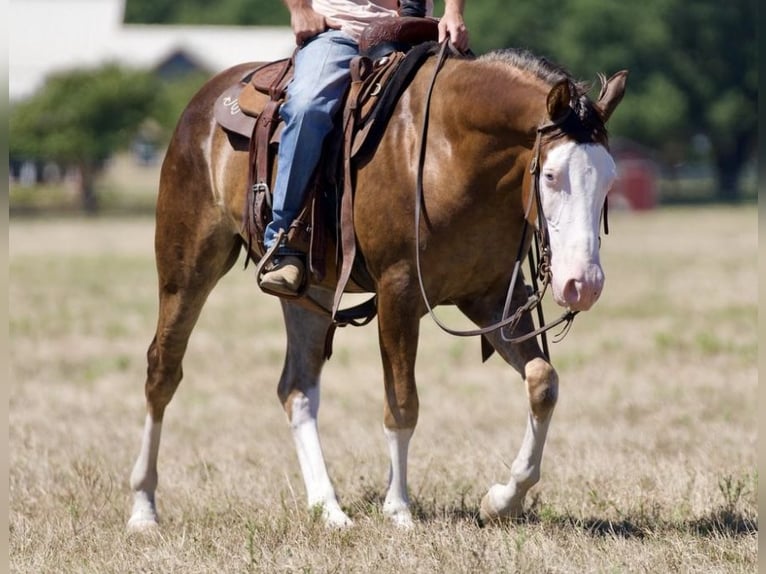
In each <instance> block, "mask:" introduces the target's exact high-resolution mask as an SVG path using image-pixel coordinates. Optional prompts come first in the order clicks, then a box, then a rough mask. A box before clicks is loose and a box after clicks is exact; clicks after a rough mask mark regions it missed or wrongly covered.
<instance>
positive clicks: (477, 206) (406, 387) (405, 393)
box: [128, 51, 627, 530]
mask: <svg viewBox="0 0 766 574" xmlns="http://www.w3.org/2000/svg"><path fill="white" fill-rule="evenodd" d="M435 65H436V64H435V62H434V58H431V59H430V60H429V61H427V62H426V64H425V65H424V66H423V67H422V68H421V69H420V70H419V71H418V73H417V74H416V75H415V77H414V79H413V80H412V82H411V84H410V85H409V86H408V88H407V89H406V91H405V92H404V93H403V94H402V96H401V98H400V99H399V101H398V103H397V106H396V109H395V111H394V114H393V117H392V118H391V120H390V123H389V124H388V126H387V128H386V132H385V134H384V136H383V138H382V140H381V142H380V144H379V147H378V149H377V151H376V153H375V155H374V157H373V158H372V159H371V160H370V161H369V162H367V163H366V164H364V165H361V166H359V168H358V171H357V180H356V194H355V203H354V218H355V222H356V232H357V241H358V250H359V252H360V253H361V254H362V255H363V257H364V261H365V262H366V265H367V269H368V271H369V275H370V276H371V277H372V279H373V280H374V284H375V291H376V294H377V306H378V334H379V343H380V351H381V358H382V363H383V381H384V386H385V404H384V416H383V423H384V434H385V439H386V441H387V444H388V449H389V451H390V460H391V466H390V475H389V485H388V491H387V494H386V497H385V501H384V505H383V511H384V513H385V514H386V515H387V516H388V517H390V518H391V519H392V520H393V522H394V523H396V524H399V525H403V526H407V525H410V524H411V523H412V517H411V513H410V509H409V500H408V494H407V451H408V445H409V442H410V438H411V437H412V434H413V431H414V429H415V425H416V423H417V420H418V394H417V390H416V385H415V356H416V354H417V347H418V332H419V322H420V319H421V317H422V316H423V315H424V314H425V313H426V312H427V309H428V305H429V304H430V305H439V304H450V305H456V306H457V307H458V308H459V309H460V310H461V311H462V313H464V314H465V315H466V316H467V317H468V318H469V319H470V320H471V321H473V322H474V323H475V324H476V325H478V326H479V327H485V326H488V325H491V324H493V323H495V322H497V321H498V320H500V319H502V318H503V317H505V316H506V311H507V309H506V307H507V305H506V299H507V298H508V294H509V287H508V286H509V282H510V280H511V276H512V270H513V267H514V257H515V255H516V253H517V252H519V249H520V248H519V245H520V244H521V245H522V246H523V248H524V249H528V247H529V245H530V241H531V236H532V234H531V232H530V231H527V232H526V233H525V231H524V230H525V229H527V226H526V225H524V220H525V217H526V218H527V219H528V220H529V221H530V223H531V226H530V229H531V228H532V227H534V226H536V227H537V228H538V229H540V228H547V234H548V236H549V246H550V250H551V258H550V272H551V287H552V292H553V297H554V299H555V300H556V302H557V303H559V304H560V305H561V306H564V307H566V308H568V309H570V310H573V311H582V310H587V309H589V308H590V307H591V306H592V305H593V304H594V303H595V302H596V300H597V299H598V297H599V295H600V293H601V289H602V286H603V282H604V274H603V272H602V269H601V265H600V262H599V240H600V238H599V226H600V216H601V211H602V209H603V207H604V204H605V199H606V195H607V192H608V191H609V188H610V186H611V185H612V182H613V181H614V178H615V164H614V162H613V160H612V157H611V156H610V154H609V152H608V151H607V134H606V130H605V127H604V124H605V122H606V121H607V119H608V118H609V117H610V115H611V114H612V112H613V111H614V109H615V107H616V106H617V104H618V103H619V102H620V100H621V99H622V96H623V93H624V90H625V81H626V78H627V72H626V71H622V72H619V73H617V74H615V75H614V76H612V78H610V79H609V80H608V81H606V80H605V79H604V77H601V83H602V87H601V93H600V95H599V97H598V99H597V101H595V102H594V101H591V100H590V99H589V98H588V96H587V95H586V93H585V92H586V89H585V87H584V86H582V85H580V84H578V83H576V82H574V81H573V79H572V78H571V77H570V76H569V75H568V74H567V73H566V72H564V71H563V70H561V69H559V68H557V67H555V66H553V65H551V64H550V63H548V62H547V61H546V60H544V59H539V58H536V57H534V56H532V55H531V54H529V53H526V52H516V51H499V52H494V53H490V54H487V55H485V56H482V57H480V58H477V59H461V58H455V59H452V58H449V59H447V60H446V62H444V64H443V67H442V69H441V71H440V72H439V75H438V76H437V78H436V82H435V88H434V90H433V93H432V97H431V101H430V112H429V113H430V115H429V129H428V132H427V139H426V142H425V147H424V149H425V157H424V160H423V163H422V165H421V166H420V168H419V155H420V154H419V150H420V142H419V138H420V132H419V130H418V129H417V127H416V126H420V125H421V124H422V122H423V118H424V113H425V112H424V107H425V105H424V104H425V101H426V97H427V93H428V90H429V87H430V82H431V80H430V78H431V77H432V75H433V72H434V67H435ZM253 67H254V65H253V64H247V65H241V66H237V67H234V68H232V69H229V70H228V71H225V72H223V73H221V74H220V75H218V76H216V77H215V78H213V79H212V80H210V81H209V82H208V83H207V84H206V85H205V86H204V87H203V88H202V89H201V90H200V91H199V92H198V93H197V94H196V95H195V96H194V98H193V99H192V100H191V102H190V103H189V105H188V107H187V108H186V110H185V111H184V113H183V115H182V117H181V119H180V121H179V124H178V127H177V129H176V132H175V134H174V136H173V139H172V141H171V143H170V146H169V148H168V151H167V155H166V157H165V161H164V164H163V167H162V174H161V180H160V189H159V197H158V200H157V222H156V236H155V249H156V260H157V271H158V276H159V295H160V306H159V318H158V322H157V330H156V334H155V337H154V340H153V341H152V343H151V345H150V347H149V350H148V372H147V380H146V387H145V392H146V401H147V416H146V422H145V427H144V433H143V439H142V442H141V449H140V453H139V455H138V459H137V460H136V463H135V466H134V468H133V472H132V474H131V479H130V484H131V487H132V489H133V491H134V505H133V511H132V516H131V517H130V521H129V524H128V526H129V528H131V529H138V530H140V529H143V528H146V527H151V526H154V525H156V524H157V520H158V516H157V511H156V506H155V490H156V487H157V476H158V475H157V457H158V451H159V444H160V433H161V428H162V420H163V415H164V413H165V408H166V407H167V405H168V403H169V402H170V400H171V399H172V397H173V394H174V393H175V391H176V388H177V387H178V384H179V382H180V380H181V376H182V368H181V363H182V359H183V356H184V352H185V350H186V347H187V341H188V339H189V336H190V334H191V332H192V329H193V327H194V325H195V322H196V321H197V318H198V317H199V314H200V311H201V309H202V306H203V304H204V303H205V300H206V298H207V296H208V294H209V293H210V292H211V290H212V289H213V287H214V286H215V285H216V283H217V282H218V280H219V279H220V278H221V277H222V276H223V275H224V274H225V273H226V272H227V271H229V269H230V268H231V267H232V266H233V264H234V263H235V261H236V260H237V258H238V256H239V254H240V252H241V251H242V250H243V245H245V240H244V238H243V236H242V213H243V206H244V201H245V193H246V182H247V174H248V155H247V151H246V148H244V149H243V148H242V147H241V146H236V145H233V144H232V140H230V139H229V137H228V136H227V135H226V134H225V133H224V131H223V130H222V129H221V128H220V127H218V126H217V124H216V122H215V120H214V119H213V103H214V102H215V100H216V98H217V97H218V96H219V94H221V93H222V92H223V91H224V90H225V89H226V88H228V87H229V86H231V85H233V84H234V83H235V82H236V81H238V80H239V78H240V77H242V75H243V74H244V73H245V71H247V70H249V69H252V68H253ZM530 167H532V168H533V169H530ZM419 176H422V188H418V186H417V184H416V180H417V179H421V177H419ZM533 186H536V187H537V190H536V193H535V191H533ZM416 188H418V193H417V194H416ZM421 190H422V191H421ZM535 196H537V197H539V198H540V199H539V200H538V201H533V200H532V199H533V198H534V197H535ZM416 197H418V198H419V201H420V208H422V216H421V217H419V223H418V232H417V233H416V229H415V227H416V226H415V223H414V218H413V216H414V215H415V213H416V212H417V211H419V210H420V209H417V210H416V209H415V207H414V204H415V198H416ZM538 204H541V207H542V210H540V209H539V207H540V205H538ZM543 214H544V217H542V215H543ZM416 238H417V244H416ZM420 270H422V277H421V276H420ZM421 280H422V287H423V291H424V294H425V295H426V297H425V298H427V301H428V302H427V303H426V302H425V298H424V297H423V294H422V293H421V284H420V281H421ZM333 281H334V273H332V272H328V273H327V275H326V279H324V282H323V283H321V284H317V285H313V286H311V287H310V288H309V293H310V295H311V296H312V298H313V299H314V300H316V301H320V302H323V303H324V304H325V305H326V306H327V307H328V308H329V307H330V306H331V304H332V300H333ZM254 287H255V286H254ZM352 287H353V286H352ZM511 292H512V298H511V303H512V305H511V308H517V307H518V306H519V305H522V304H523V303H525V302H526V300H527V289H526V286H525V284H524V281H523V278H522V277H521V275H518V276H517V281H516V284H515V285H514V286H513V289H512V290H511ZM281 304H282V310H283V314H284V320H285V325H286V330H287V338H288V344H287V356H286V360H285V364H284V369H283V371H282V376H281V378H280V381H279V385H278V396H279V399H280V401H281V403H282V407H283V408H284V410H285V413H286V415H287V420H288V422H289V425H290V428H291V430H292V434H293V438H294V442H295V446H296V450H297V455H298V462H299V465H300V468H301V471H302V474H303V479H304V482H305V487H306V494H307V497H308V504H309V506H311V507H313V506H315V505H319V506H320V507H321V508H322V516H323V518H324V521H325V523H326V524H327V525H330V526H344V525H348V524H350V523H351V520H350V518H349V517H348V516H347V515H346V513H345V512H344V511H343V510H342V509H341V507H340V505H339V503H338V500H337V498H336V495H335V490H334V488H333V486H332V483H331V481H330V478H329V476H328V473H327V469H326V466H325V461H324V457H323V454H322V449H321V446H320V440H319V435H318V431H317V412H318V407H319V379H320V371H321V369H322V365H323V363H324V361H325V354H324V353H325V335H326V333H327V331H328V327H329V326H330V323H331V318H330V317H329V316H328V315H324V314H321V313H318V312H316V311H315V310H311V309H309V308H306V307H304V306H302V305H300V304H299V302H296V301H294V300H282V302H281ZM515 329H516V330H515V334H520V333H529V332H531V331H532V330H533V329H534V325H533V321H532V318H531V316H530V314H529V313H528V312H525V313H524V314H523V315H522V317H521V321H520V322H519V323H518V324H517V325H516V327H515ZM501 331H502V330H501V329H497V330H494V331H491V332H489V333H488V334H486V335H485V337H486V338H487V340H488V341H489V343H490V344H491V345H492V347H493V348H494V350H496V351H497V352H498V353H499V354H500V355H501V356H502V357H503V359H504V360H505V361H506V362H508V363H509V364H510V365H511V366H512V367H513V368H514V369H515V370H516V371H517V372H518V373H519V374H520V375H521V376H522V377H523V379H524V382H525V384H526V390H527V396H528V400H529V415H528V421H527V429H526V434H525V436H524V440H523V444H522V446H521V449H520V451H519V453H518V455H517V456H516V458H515V460H514V462H513V464H512V467H511V472H510V478H509V480H508V482H507V483H505V484H496V485H494V486H492V487H491V488H490V489H489V492H488V493H487V494H486V496H484V498H483V499H482V501H481V506H480V510H481V517H482V518H483V519H485V520H491V519H500V518H505V517H513V516H516V515H518V514H519V513H520V512H522V509H523V500H524V496H525V494H526V492H527V491H528V489H529V488H530V487H531V486H532V485H533V484H535V483H536V482H537V481H538V480H539V477H540V462H541V458H542V453H543V445H544V443H545V438H546V433H547V431H548V425H549V423H550V420H551V415H552V412H553V408H554V405H555V404H556V400H557V395H558V377H557V374H556V371H555V370H554V369H553V367H552V366H551V364H550V363H549V361H548V358H547V357H546V355H545V353H543V351H542V350H541V349H540V347H539V345H538V342H537V340H536V339H535V338H530V339H528V340H525V341H523V342H518V341H516V342H512V341H510V340H509V339H508V338H507V337H506V336H504V335H503V334H502V332H501Z"/></svg>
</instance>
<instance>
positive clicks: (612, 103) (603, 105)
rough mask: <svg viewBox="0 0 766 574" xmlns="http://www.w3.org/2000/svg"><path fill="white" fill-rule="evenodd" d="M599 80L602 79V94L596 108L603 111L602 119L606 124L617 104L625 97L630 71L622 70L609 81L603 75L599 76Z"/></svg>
mask: <svg viewBox="0 0 766 574" xmlns="http://www.w3.org/2000/svg"><path fill="white" fill-rule="evenodd" d="M599 78H601V93H600V94H599V95H598V101H597V102H596V106H597V107H598V109H599V110H600V111H601V118H602V119H603V120H604V123H606V122H607V121H608V120H609V118H610V117H611V115H612V112H613V111H614V109H615V108H616V107H617V104H619V103H620V102H621V101H622V96H624V95H625V84H626V83H627V81H628V70H621V71H619V72H617V73H616V74H615V75H613V76H612V77H611V78H609V79H608V80H607V79H605V77H604V76H603V75H599Z"/></svg>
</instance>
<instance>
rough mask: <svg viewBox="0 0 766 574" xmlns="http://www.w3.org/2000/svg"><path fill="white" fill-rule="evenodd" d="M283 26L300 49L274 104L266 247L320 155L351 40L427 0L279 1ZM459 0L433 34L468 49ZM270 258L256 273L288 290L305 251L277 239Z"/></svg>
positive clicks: (450, 2)
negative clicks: (285, 13)
mask: <svg viewBox="0 0 766 574" xmlns="http://www.w3.org/2000/svg"><path fill="white" fill-rule="evenodd" d="M284 2H285V4H286V5H287V8H288V10H289V11H290V25H291V26H292V29H293V32H294V33H295V41H296V44H297V45H298V46H300V50H298V52H297V53H296V56H295V73H294V78H293V80H292V82H291V83H290V84H289V85H288V87H287V100H286V102H285V103H284V104H283V105H282V107H281V109H280V115H281V116H282V119H283V120H284V122H285V127H284V130H283V131H282V136H281V142H280V145H279V155H278V167H277V174H276V181H275V184H274V189H273V198H272V213H273V220H272V221H271V223H270V224H269V225H268V227H267V228H266V232H265V237H264V245H265V247H266V249H269V248H271V247H272V246H273V245H274V242H275V241H276V239H277V235H278V234H279V231H280V230H281V229H284V230H285V232H286V231H287V230H288V229H289V227H290V224H291V223H292V222H293V220H294V219H295V217H296V216H297V214H298V210H299V209H300V207H301V204H302V201H303V195H304V193H305V190H306V188H307V187H308V184H309V180H310V178H311V176H312V174H313V172H314V168H315V167H316V165H317V163H318V162H319V158H320V154H321V149H322V143H323V141H324V138H325V137H326V136H327V134H329V133H330V131H331V130H332V127H333V120H334V115H335V112H336V111H337V110H338V107H339V105H340V102H341V100H342V98H343V96H344V94H345V92H346V89H347V88H348V86H349V84H350V81H351V78H350V71H349V65H350V61H351V59H352V58H354V56H357V55H358V54H359V46H358V44H357V43H358V41H359V37H360V35H361V33H362V30H363V29H364V28H365V26H366V25H367V24H369V23H371V22H372V21H374V20H376V19H378V18H386V17H391V16H396V15H397V14H398V15H400V16H425V15H427V14H428V15H430V13H431V11H432V10H433V2H432V0H401V1H399V0H284ZM464 4H465V0H445V6H444V15H443V17H442V18H441V20H440V21H439V41H440V42H441V41H442V40H444V39H445V38H447V37H448V36H449V39H450V42H451V43H452V45H453V46H454V47H455V48H457V49H458V50H460V51H465V50H466V49H467V48H468V31H467V29H466V26H465V22H464V20H463V7H464ZM275 255H276V257H275V259H274V263H273V265H272V266H271V268H270V269H269V270H268V271H267V272H266V273H264V274H263V275H262V276H261V280H260V284H261V286H262V287H263V288H265V289H266V290H268V291H273V292H277V293H282V294H286V295H289V294H294V293H295V292H296V291H297V290H298V289H299V288H300V286H301V284H302V282H303V275H304V274H305V263H304V254H302V253H299V252H296V251H292V250H290V249H288V248H287V247H285V246H284V245H282V246H278V247H277V250H276V252H275Z"/></svg>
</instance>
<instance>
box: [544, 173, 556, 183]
mask: <svg viewBox="0 0 766 574" xmlns="http://www.w3.org/2000/svg"><path fill="white" fill-rule="evenodd" d="M543 177H544V178H545V181H547V182H548V183H553V182H554V181H555V180H556V176H555V175H553V172H551V171H546V172H544V173H543Z"/></svg>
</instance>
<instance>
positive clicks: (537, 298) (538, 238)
mask: <svg viewBox="0 0 766 574" xmlns="http://www.w3.org/2000/svg"><path fill="white" fill-rule="evenodd" d="M448 44H449V42H448V41H447V40H445V41H443V42H442V46H441V49H440V51H439V55H438V58H437V61H436V65H435V67H434V72H433V75H432V77H431V82H430V84H429V87H428V91H427V93H426V98H425V110H424V114H423V122H422V126H421V130H420V133H421V142H420V151H419V157H418V171H417V180H416V192H415V210H414V215H415V266H416V271H417V276H418V285H419V287H420V294H421V296H422V298H423V303H424V304H425V306H426V309H427V310H428V313H429V315H430V316H431V319H432V320H433V321H434V323H436V325H437V326H438V327H439V328H440V329H442V330H443V331H445V332H446V333H449V334H450V335H455V336H458V337H472V336H476V335H486V334H487V333H491V332H493V331H496V330H498V329H501V336H502V338H503V340H504V341H506V342H509V343H521V342H523V341H526V340H528V339H531V338H533V337H537V336H538V335H541V336H542V342H543V348H544V352H545V354H546V356H549V353H548V343H547V339H546V337H545V333H546V332H547V331H548V330H550V329H552V328H553V327H555V326H557V325H560V324H561V323H566V325H565V326H564V329H563V330H562V333H563V335H562V333H560V334H559V335H560V336H565V335H566V333H568V331H569V328H570V327H571V324H572V322H573V321H574V317H575V315H577V313H578V311H571V310H568V311H566V312H565V313H563V314H562V315H561V316H560V317H559V318H557V319H556V320H554V321H553V322H551V323H547V324H546V323H545V321H544V318H543V314H542V305H541V302H542V298H543V295H544V294H545V291H546V289H547V286H548V284H549V283H550V247H549V244H548V237H547V226H546V225H545V220H544V216H543V214H542V204H541V201H540V191H539V188H540V185H539V183H540V169H539V158H540V147H541V138H542V134H543V133H545V132H547V131H550V130H552V129H554V128H556V127H558V126H559V125H561V123H563V122H564V121H565V120H566V118H567V117H568V116H569V113H571V108H570V110H569V111H568V112H567V114H565V115H564V116H562V117H561V118H559V119H557V120H554V121H552V122H550V123H548V124H545V125H543V126H540V127H538V128H537V137H536V141H535V151H534V156H533V158H532V162H531V164H530V172H531V173H532V174H533V187H534V189H533V193H530V197H529V201H528V204H527V208H526V213H525V217H524V228H523V231H522V236H521V243H520V245H519V250H518V253H517V256H516V261H515V263H514V268H513V272H512V275H511V282H510V284H509V286H508V292H507V295H506V300H505V305H504V308H503V314H502V317H501V319H500V321H498V322H496V323H494V324H491V325H488V326H486V327H481V328H477V329H468V330H458V329H452V328H450V327H448V326H447V325H445V324H444V323H443V322H442V321H441V320H440V319H439V318H438V317H437V316H436V314H435V313H434V310H433V307H432V305H431V303H430V301H429V300H428V295H427V294H426V289H425V285H424V283H423V273H422V267H421V262H420V221H421V208H422V204H423V197H424V192H423V177H424V166H425V156H426V140H427V134H428V122H429V110H430V108H431V96H432V95H433V90H434V86H435V84H436V76H437V75H438V73H439V70H440V69H441V67H442V65H443V64H444V61H445V59H446V54H447V46H448ZM533 198H534V200H535V201H536V203H537V216H538V225H537V232H536V233H535V236H534V240H535V246H536V247H535V249H536V251H537V252H538V263H537V265H536V266H535V264H534V262H533V258H532V256H531V252H530V260H529V261H530V271H531V275H532V281H533V292H532V294H531V295H530V296H529V297H528V299H527V302H526V303H525V304H524V305H521V306H520V307H518V308H517V309H516V311H515V312H514V313H513V315H509V313H510V306H511V300H512V298H513V289H514V286H515V284H516V280H517V277H518V273H519V269H520V267H521V260H522V258H523V246H524V243H525V240H526V235H527V230H528V224H529V223H528V216H529V214H530V212H531V206H532V201H533ZM536 276H540V277H541V279H542V281H543V287H542V289H540V288H539V287H538V286H537V279H536ZM534 308H537V312H538V320H539V322H540V325H541V326H540V327H539V328H538V329H535V330H534V331H531V332H529V333H526V334H524V335H520V336H518V337H508V338H506V336H505V335H504V334H503V333H502V329H504V328H505V327H511V333H512V332H513V330H514V329H515V327H516V325H517V324H518V322H519V321H520V320H521V317H522V316H523V314H524V313H525V312H527V311H531V310H532V309H534ZM557 340H561V338H558V339H557Z"/></svg>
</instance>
